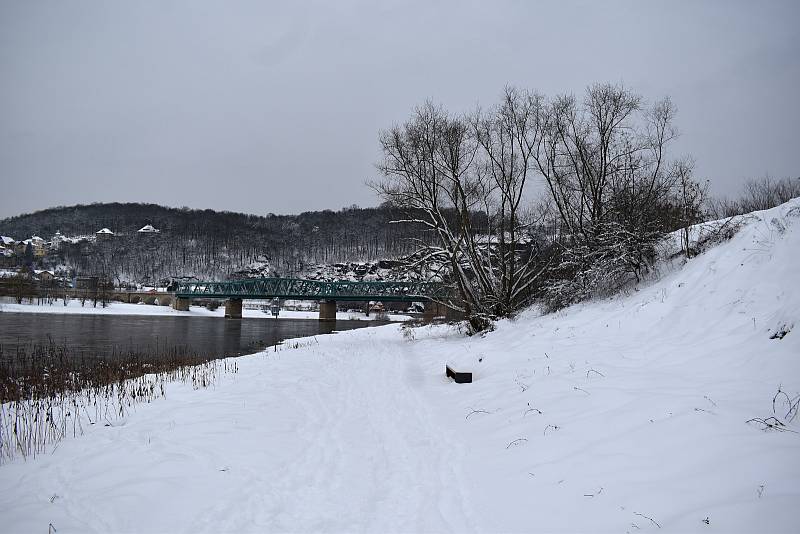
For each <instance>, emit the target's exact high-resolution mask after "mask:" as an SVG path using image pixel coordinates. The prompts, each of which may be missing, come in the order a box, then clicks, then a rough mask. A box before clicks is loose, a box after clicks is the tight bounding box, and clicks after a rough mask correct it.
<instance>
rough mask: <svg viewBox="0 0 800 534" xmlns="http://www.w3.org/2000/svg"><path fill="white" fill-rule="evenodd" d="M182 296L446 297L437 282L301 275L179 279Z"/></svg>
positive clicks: (177, 291) (177, 293)
mask: <svg viewBox="0 0 800 534" xmlns="http://www.w3.org/2000/svg"><path fill="white" fill-rule="evenodd" d="M170 289H171V290H173V291H174V293H175V296H176V297H181V298H202V297H206V298H275V297H277V298H283V299H309V300H325V299H329V300H378V301H405V302H411V301H426V300H436V299H440V298H444V297H445V296H446V294H447V290H446V287H445V286H444V285H443V284H439V283H435V282H394V281H393V282H353V281H343V280H337V281H323V280H303V279H299V278H252V279H247V280H229V281H224V282H200V281H197V282H185V281H182V282H176V283H175V284H174V285H173V286H171V288H170Z"/></svg>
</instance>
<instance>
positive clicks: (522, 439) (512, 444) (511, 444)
mask: <svg viewBox="0 0 800 534" xmlns="http://www.w3.org/2000/svg"><path fill="white" fill-rule="evenodd" d="M526 441H528V438H517V439H515V440H514V441H512V442H511V443H509V444H508V445H506V449H508V448H509V447H512V446H516V445H519V444H520V443H524V442H526Z"/></svg>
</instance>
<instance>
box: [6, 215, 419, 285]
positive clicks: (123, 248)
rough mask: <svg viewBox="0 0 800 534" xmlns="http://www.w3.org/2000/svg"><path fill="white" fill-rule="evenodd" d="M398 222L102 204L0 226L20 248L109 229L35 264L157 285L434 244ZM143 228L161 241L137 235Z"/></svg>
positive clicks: (291, 269)
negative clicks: (22, 243) (109, 234)
mask: <svg viewBox="0 0 800 534" xmlns="http://www.w3.org/2000/svg"><path fill="white" fill-rule="evenodd" d="M406 215H407V214H406ZM401 218H404V215H403V214H401V212H399V211H398V210H396V209H395V208H392V207H391V206H382V207H378V208H359V207H357V206H352V207H350V208H345V209H342V210H339V211H331V210H325V211H313V212H305V213H301V214H299V215H273V214H268V215H266V216H258V215H247V214H242V213H232V212H218V211H214V210H194V209H189V208H169V207H164V206H159V205H157V204H138V203H103V204H90V205H77V206H70V207H56V208H50V209H46V210H42V211H37V212H35V213H30V214H25V215H19V216H16V217H10V218H8V219H4V220H2V221H0V234H1V235H7V236H11V237H14V238H15V239H17V240H21V239H26V238H29V237H31V236H32V235H38V236H40V237H42V238H44V239H45V240H47V241H49V240H51V239H52V236H53V235H54V234H55V233H56V232H57V231H58V232H61V234H63V235H64V236H67V237H71V236H80V235H92V236H93V235H94V234H95V232H97V231H98V230H100V229H101V228H109V229H110V230H112V231H113V232H114V233H115V236H114V237H113V238H110V239H101V240H98V242H97V243H96V244H91V243H87V242H83V243H64V244H63V245H62V247H61V248H60V249H59V250H58V251H55V252H51V253H50V254H48V256H47V257H46V258H44V259H43V260H40V263H44V264H46V265H44V266H47V265H56V264H58V262H62V263H63V264H65V265H67V266H68V267H71V268H74V269H75V270H76V271H77V272H78V273H79V274H106V275H108V276H109V277H111V278H114V279H117V280H130V281H144V280H149V281H153V282H155V281H158V280H160V279H163V278H168V277H173V276H197V277H203V278H208V277H211V278H224V277H227V276H229V275H230V274H232V273H233V272H236V271H237V270H240V269H242V268H243V267H244V266H246V265H249V264H251V263H253V262H265V263H269V265H270V267H271V269H272V271H273V272H274V273H277V274H281V275H291V274H296V273H300V272H302V271H303V269H304V268H305V267H307V266H308V265H309V264H315V263H335V262H343V261H369V260H376V259H393V258H399V257H402V256H404V255H406V254H408V253H410V252H412V251H413V250H414V249H415V247H414V243H413V240H414V239H422V240H428V239H432V238H433V236H427V235H426V233H425V231H424V229H423V228H421V227H420V226H417V225H409V224H391V221H393V220H396V219H401ZM146 224H151V225H153V226H154V227H156V228H157V229H158V230H160V233H158V234H156V235H144V234H140V233H138V232H137V231H138V230H139V229H140V228H142V227H143V226H144V225H146Z"/></svg>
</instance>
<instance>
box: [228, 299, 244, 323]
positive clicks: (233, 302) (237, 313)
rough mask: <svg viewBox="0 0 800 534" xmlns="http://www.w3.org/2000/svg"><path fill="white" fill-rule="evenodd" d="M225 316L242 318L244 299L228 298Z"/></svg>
mask: <svg viewBox="0 0 800 534" xmlns="http://www.w3.org/2000/svg"><path fill="white" fill-rule="evenodd" d="M225 317H226V318H228V319H241V318H242V299H235V298H234V299H228V300H226V301H225Z"/></svg>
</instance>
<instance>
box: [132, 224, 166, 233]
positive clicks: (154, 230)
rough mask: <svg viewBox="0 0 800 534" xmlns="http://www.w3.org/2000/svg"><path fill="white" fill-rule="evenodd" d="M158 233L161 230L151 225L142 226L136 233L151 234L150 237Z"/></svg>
mask: <svg viewBox="0 0 800 534" xmlns="http://www.w3.org/2000/svg"><path fill="white" fill-rule="evenodd" d="M159 232H161V230H159V229H158V228H155V227H153V225H152V224H146V225H144V226H142V227H141V228H139V230H137V233H139V234H151V235H152V234H157V233H159Z"/></svg>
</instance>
